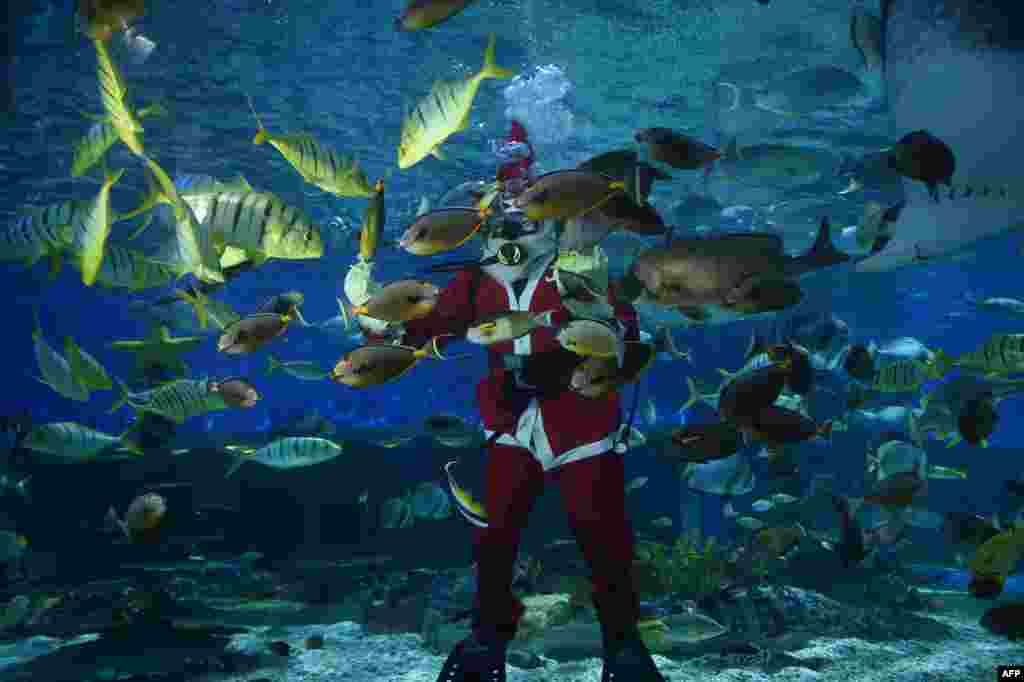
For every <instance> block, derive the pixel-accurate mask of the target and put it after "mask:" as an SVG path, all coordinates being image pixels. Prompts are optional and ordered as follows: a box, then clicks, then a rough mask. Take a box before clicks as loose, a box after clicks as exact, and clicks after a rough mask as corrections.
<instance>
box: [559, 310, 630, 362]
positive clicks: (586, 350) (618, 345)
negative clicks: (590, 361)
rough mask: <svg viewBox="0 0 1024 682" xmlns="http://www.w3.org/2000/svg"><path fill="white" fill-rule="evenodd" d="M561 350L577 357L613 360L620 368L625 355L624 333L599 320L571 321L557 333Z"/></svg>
mask: <svg viewBox="0 0 1024 682" xmlns="http://www.w3.org/2000/svg"><path fill="white" fill-rule="evenodd" d="M557 338H558V343H559V344H561V346H562V348H565V349H566V350H570V351H572V352H573V353H576V354H577V355H582V356H585V357H597V358H609V357H612V358H615V359H616V360H617V361H618V363H619V367H622V363H623V360H624V354H625V332H624V330H622V329H618V330H616V329H615V328H614V327H612V325H611V324H609V323H607V322H603V321H601V320H572V321H570V322H569V323H568V324H566V325H565V326H563V327H562V329H561V330H560V331H559V332H558V336H557Z"/></svg>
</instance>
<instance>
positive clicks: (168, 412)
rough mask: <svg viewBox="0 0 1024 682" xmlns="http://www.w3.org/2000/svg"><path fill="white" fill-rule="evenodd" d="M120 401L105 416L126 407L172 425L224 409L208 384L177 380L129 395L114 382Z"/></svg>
mask: <svg viewBox="0 0 1024 682" xmlns="http://www.w3.org/2000/svg"><path fill="white" fill-rule="evenodd" d="M117 385H118V387H119V388H120V390H121V397H120V398H119V399H118V400H117V401H116V402H115V403H114V405H113V406H111V408H110V409H109V410H108V412H115V411H117V410H118V409H120V408H121V407H123V406H125V405H127V406H129V407H131V408H132V409H133V410H135V411H136V412H137V413H140V414H141V413H144V412H151V413H153V414H156V415H158V416H161V417H166V418H167V419H170V420H172V421H174V422H175V423H176V424H181V423H183V422H184V421H185V420H186V419H190V418H191V417H197V416H199V415H203V414H206V413H207V412H213V411H217V410H225V409H227V408H228V404H227V401H225V399H224V396H223V395H222V394H221V393H220V392H219V391H214V390H212V387H213V386H215V385H216V384H214V383H213V382H210V381H205V380H204V381H194V380H191V379H179V380H178V381H172V382H170V383H168V384H164V385H163V386H160V387H158V388H154V389H151V390H149V391H143V392H142V393H131V392H130V391H129V390H128V387H127V386H125V385H124V383H122V382H121V381H118V382H117Z"/></svg>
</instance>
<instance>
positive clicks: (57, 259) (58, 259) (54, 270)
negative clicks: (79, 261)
mask: <svg viewBox="0 0 1024 682" xmlns="http://www.w3.org/2000/svg"><path fill="white" fill-rule="evenodd" d="M63 263H64V259H63V257H62V256H61V253H60V251H53V252H51V253H50V269H49V273H50V275H49V276H50V280H51V281H52V280H55V279H57V275H59V274H60V269H61V265H63Z"/></svg>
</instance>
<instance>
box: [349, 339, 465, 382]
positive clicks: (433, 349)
mask: <svg viewBox="0 0 1024 682" xmlns="http://www.w3.org/2000/svg"><path fill="white" fill-rule="evenodd" d="M428 357H429V358H434V359H438V360H447V359H454V358H450V357H448V356H445V355H443V354H442V353H441V350H440V347H439V346H438V339H437V338H433V339H431V340H430V341H427V343H426V344H424V346H423V347H422V348H419V349H416V348H410V347H408V346H394V345H387V344H371V345H367V346H360V347H359V348H356V349H355V350H353V351H351V352H349V353H348V354H346V355H345V357H344V358H342V359H341V360H339V361H338V363H337V364H336V365H335V366H334V369H332V370H331V374H330V378H331V380H333V381H336V382H338V383H339V384H345V385H346V386H351V387H352V388H365V387H367V386H376V385H379V384H383V383H385V382H388V381H391V380H393V379H397V378H398V377H400V376H402V375H403V374H405V373H406V372H408V371H409V370H410V369H412V368H413V367H414V366H416V364H417V363H418V362H419V361H420V360H421V359H422V358H428ZM458 357H463V356H458Z"/></svg>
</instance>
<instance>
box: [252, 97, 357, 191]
mask: <svg viewBox="0 0 1024 682" xmlns="http://www.w3.org/2000/svg"><path fill="white" fill-rule="evenodd" d="M249 109H250V110H251V111H252V115H253V117H254V118H255V119H256V124H257V126H258V127H259V130H258V131H257V132H256V137H254V138H253V140H252V143H253V144H255V145H261V144H263V143H264V142H268V143H269V144H270V145H271V146H272V147H274V148H275V149H276V150H277V151H278V152H280V153H281V156H283V157H284V159H285V161H287V162H288V163H289V164H291V166H292V168H294V169H295V170H296V171H297V172H298V173H299V175H301V176H302V179H303V180H305V181H306V182H308V183H309V184H311V185H314V186H316V187H319V188H320V189H322V190H323V191H325V192H327V193H328V194H333V195H334V196H337V197H370V196H372V195H373V189H372V188H371V187H370V181H369V180H368V179H367V177H366V173H364V172H363V170H362V168H360V167H359V162H358V161H356V160H355V159H353V158H349V157H347V156H343V155H342V154H339V153H338V152H336V151H334V150H333V149H331V148H329V147H325V146H324V145H322V144H320V143H319V142H318V141H317V140H316V139H315V138H314V137H313V136H312V135H310V134H309V133H292V134H272V133H270V132H267V129H266V128H265V127H264V126H263V121H261V120H260V117H259V114H257V113H256V108H255V107H254V106H253V103H252V98H251V97H250V98H249Z"/></svg>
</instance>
